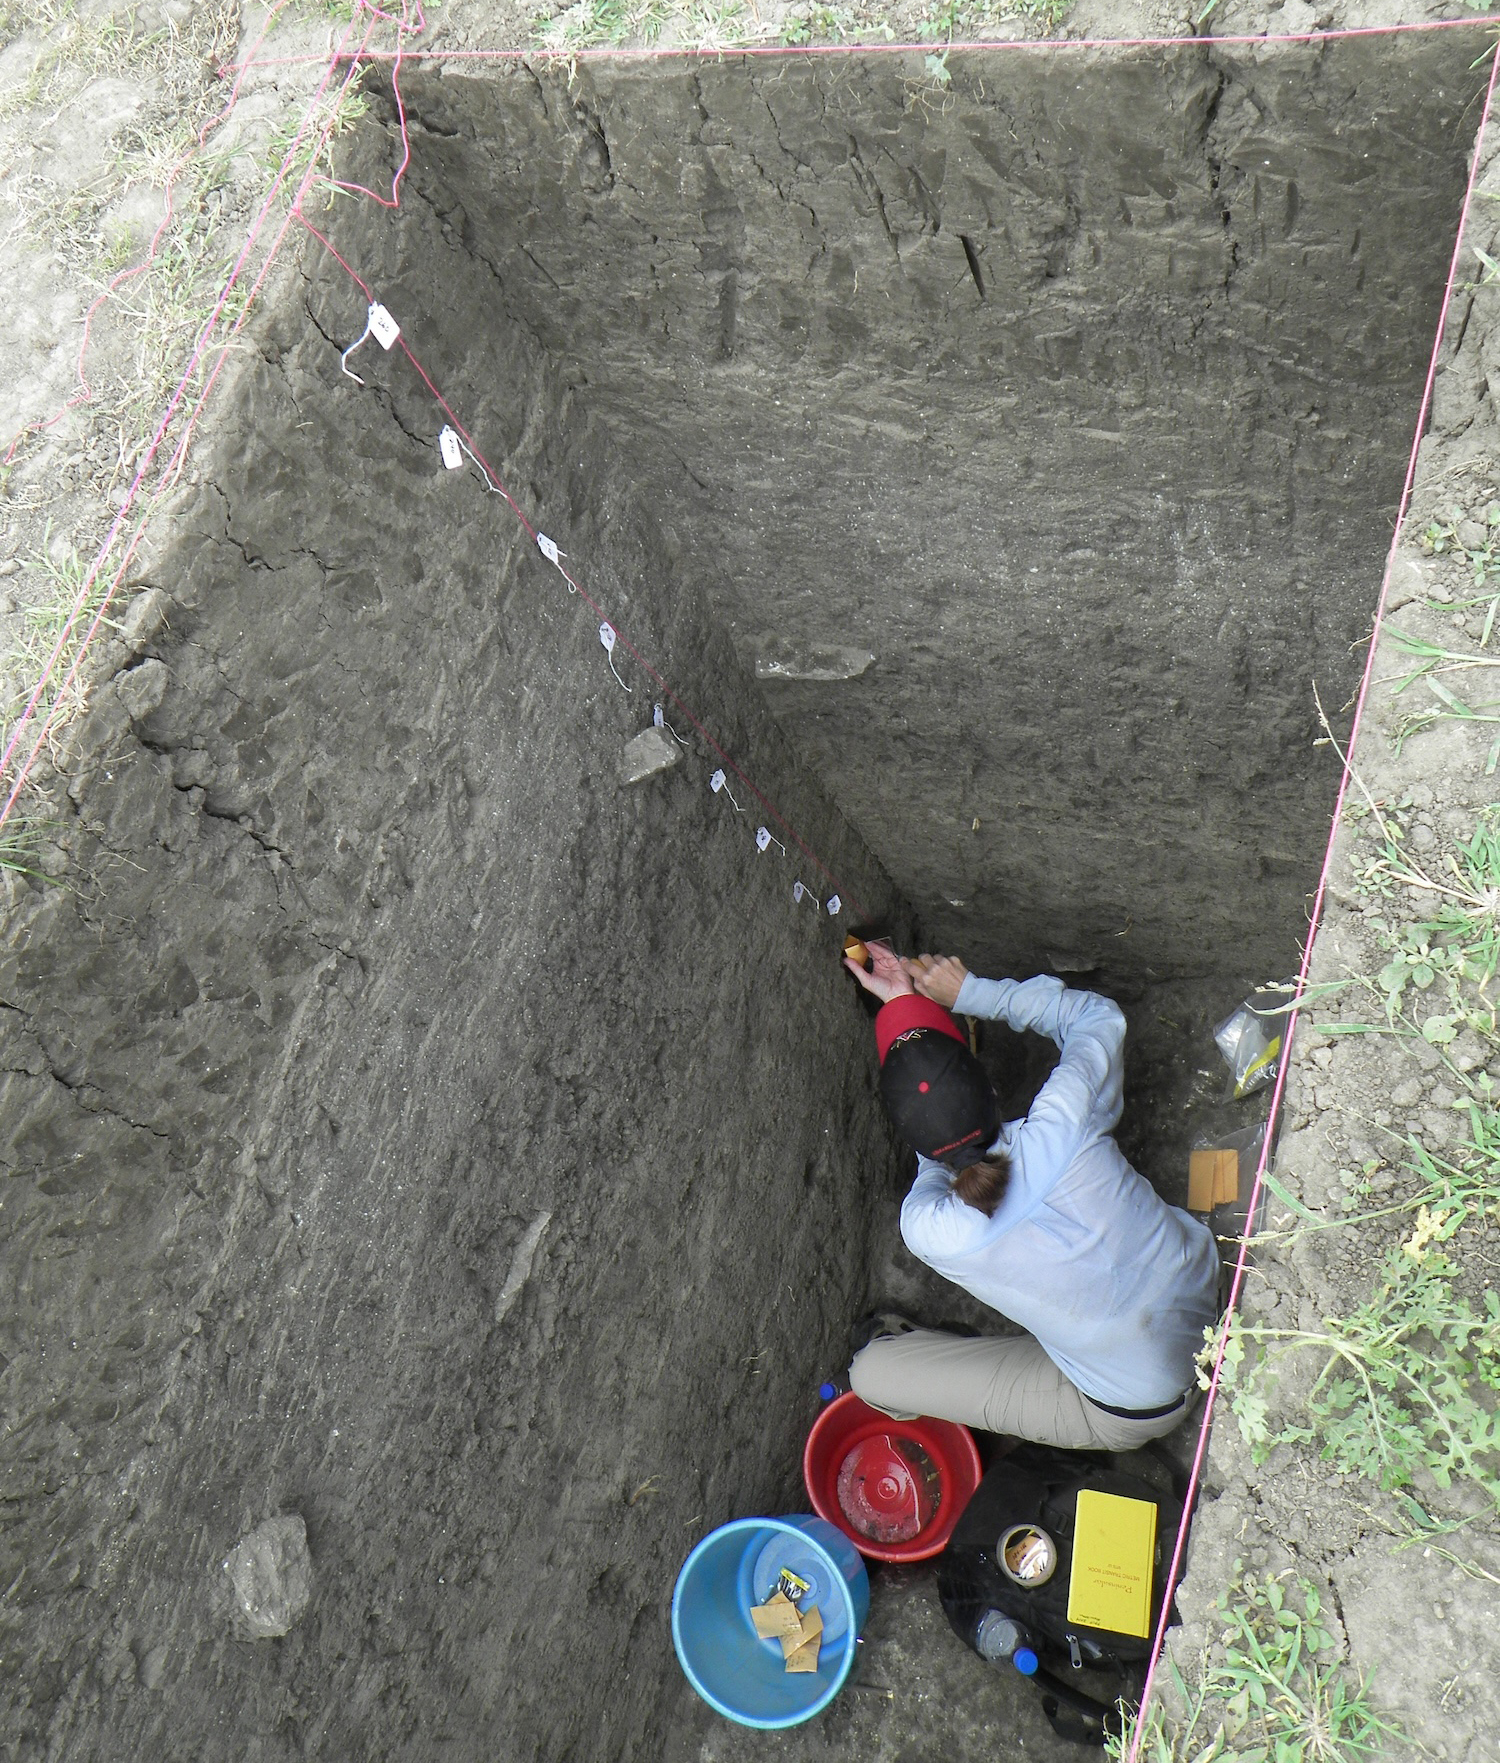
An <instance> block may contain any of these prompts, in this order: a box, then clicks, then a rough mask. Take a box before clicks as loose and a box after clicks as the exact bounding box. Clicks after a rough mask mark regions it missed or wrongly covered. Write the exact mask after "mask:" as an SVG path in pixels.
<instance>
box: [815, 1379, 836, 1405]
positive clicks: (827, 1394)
mask: <svg viewBox="0 0 1500 1763" xmlns="http://www.w3.org/2000/svg"><path fill="white" fill-rule="evenodd" d="M838 1393H839V1386H838V1385H837V1384H836V1383H820V1384H819V1385H818V1394H819V1396H820V1397H821V1398H822V1399H823V1400H824V1401H825V1402H831V1401H832V1400H833V1398H834V1397H835V1396H836V1395H837V1394H838Z"/></svg>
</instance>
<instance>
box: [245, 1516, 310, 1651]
mask: <svg viewBox="0 0 1500 1763" xmlns="http://www.w3.org/2000/svg"><path fill="white" fill-rule="evenodd" d="M224 1571H225V1573H227V1574H228V1575H229V1582H230V1584H231V1585H232V1586H233V1587H234V1602H235V1608H236V1610H237V1611H238V1612H239V1614H240V1616H241V1618H242V1619H243V1621H244V1623H245V1626H246V1627H247V1628H248V1629H249V1630H250V1633H251V1634H252V1635H253V1636H254V1637H255V1638H256V1639H257V1640H271V1639H273V1638H274V1637H275V1636H277V1635H283V1634H286V1633H287V1632H288V1631H289V1630H290V1629H291V1627H292V1625H293V1624H294V1623H295V1622H296V1621H297V1619H298V1617H300V1616H301V1615H302V1613H303V1611H304V1610H306V1608H307V1606H308V1603H309V1602H310V1600H311V1598H312V1557H311V1556H310V1555H309V1554H308V1552H307V1526H306V1525H305V1524H304V1523H303V1522H302V1517H301V1514H300V1513H296V1512H292V1513H287V1514H284V1515H283V1516H282V1517H280V1518H268V1519H267V1520H266V1521H265V1523H264V1524H258V1525H256V1527H255V1529H254V1530H252V1531H251V1532H250V1533H249V1535H248V1536H244V1537H241V1538H240V1540H239V1542H238V1543H236V1545H235V1547H234V1552H233V1553H232V1554H231V1555H230V1556H229V1558H228V1560H226V1561H225V1563H224Z"/></svg>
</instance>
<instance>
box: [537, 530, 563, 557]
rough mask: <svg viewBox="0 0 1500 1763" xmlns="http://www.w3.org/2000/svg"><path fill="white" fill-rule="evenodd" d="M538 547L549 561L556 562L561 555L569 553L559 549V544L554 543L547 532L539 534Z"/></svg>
mask: <svg viewBox="0 0 1500 1763" xmlns="http://www.w3.org/2000/svg"><path fill="white" fill-rule="evenodd" d="M536 548H537V550H538V551H540V552H541V554H542V555H543V557H545V558H546V559H547V561H548V562H549V563H556V562H557V560H558V558H559V557H564V556H566V555H567V553H566V552H564V551H559V550H558V548H557V546H556V545H554V544H553V543H552V541H551V539H549V538H548V537H547V535H546V534H545V533H538V534H537V536H536Z"/></svg>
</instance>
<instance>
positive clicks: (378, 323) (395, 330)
mask: <svg viewBox="0 0 1500 1763" xmlns="http://www.w3.org/2000/svg"><path fill="white" fill-rule="evenodd" d="M370 335H371V336H372V337H373V338H374V339H375V341H376V342H377V343H379V345H380V346H381V348H382V349H389V348H390V346H391V345H392V343H394V342H395V340H396V338H397V337H399V336H400V335H401V326H400V325H399V324H397V323H396V321H395V319H394V318H392V317H391V315H390V313H388V312H387V311H386V309H385V308H384V307H383V306H382V305H381V304H380V302H379V301H378V300H375V301H373V302H372V303H371V305H370Z"/></svg>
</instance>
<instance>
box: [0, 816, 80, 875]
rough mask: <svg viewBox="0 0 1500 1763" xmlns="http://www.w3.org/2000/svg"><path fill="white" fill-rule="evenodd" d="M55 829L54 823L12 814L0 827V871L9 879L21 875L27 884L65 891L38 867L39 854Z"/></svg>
mask: <svg viewBox="0 0 1500 1763" xmlns="http://www.w3.org/2000/svg"><path fill="white" fill-rule="evenodd" d="M59 825H60V822H57V821H52V820H31V819H29V818H28V817H27V816H26V815H24V814H21V813H16V812H13V813H12V814H11V815H10V817H9V819H8V820H7V821H6V822H5V824H4V826H0V869H8V870H9V871H10V872H11V874H12V875H24V876H26V877H27V878H28V879H29V880H31V881H38V882H41V883H42V885H43V886H44V887H49V888H61V887H66V886H67V884H66V883H65V882H63V881H62V880H60V879H59V878H58V877H57V876H55V875H50V874H49V873H48V872H47V871H46V870H45V869H41V868H39V867H38V864H39V861H40V859H41V856H42V854H43V850H44V848H45V847H46V845H47V844H48V843H49V842H50V838H51V835H52V833H53V832H55V831H56V830H57V827H58V826H59Z"/></svg>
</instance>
